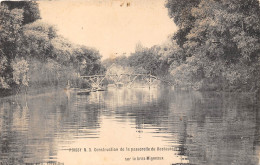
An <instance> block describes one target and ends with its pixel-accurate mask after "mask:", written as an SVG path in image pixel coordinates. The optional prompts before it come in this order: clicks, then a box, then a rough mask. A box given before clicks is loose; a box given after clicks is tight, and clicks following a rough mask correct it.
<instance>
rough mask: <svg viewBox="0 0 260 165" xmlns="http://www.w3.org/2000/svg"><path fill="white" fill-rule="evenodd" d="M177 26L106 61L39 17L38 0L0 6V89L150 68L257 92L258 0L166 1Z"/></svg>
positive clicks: (176, 78) (183, 83) (181, 80)
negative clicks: (157, 41) (159, 40)
mask: <svg viewBox="0 0 260 165" xmlns="http://www.w3.org/2000/svg"><path fill="white" fill-rule="evenodd" d="M165 7H166V8H167V9H168V11H169V16H170V17H171V18H172V19H173V21H174V22H175V23H176V25H177V26H178V30H177V32H176V33H174V34H173V35H172V36H170V37H169V38H168V40H167V42H165V43H163V44H161V45H155V46H153V47H151V48H146V47H144V46H142V44H141V43H139V44H137V46H136V50H135V52H133V53H131V54H130V56H128V57H126V56H124V55H122V56H119V57H116V58H113V59H111V58H110V59H107V60H104V61H103V62H102V63H101V55H100V54H99V52H98V51H97V50H96V49H94V48H89V47H86V46H82V45H75V44H73V43H71V42H70V41H68V40H67V39H65V38H64V37H62V36H60V35H58V33H57V30H56V28H55V26H53V25H49V24H47V23H45V22H43V21H42V20H41V19H40V12H39V8H38V4H37V2H31V1H13V2H11V1H5V2H1V6H0V26H1V27H0V91H1V93H2V92H3V91H6V90H7V91H10V90H15V91H17V90H18V89H20V88H21V87H36V88H38V87H47V86H61V85H63V86H64V85H65V84H66V83H67V82H68V80H75V79H78V76H79V75H93V74H97V73H100V72H104V70H105V69H104V68H108V67H109V66H110V65H111V64H113V63H115V64H116V65H117V66H119V65H120V67H118V70H117V71H119V72H120V68H121V70H123V71H124V72H126V71H129V72H133V73H150V74H152V75H155V76H158V77H161V78H163V79H165V80H169V81H172V82H173V83H174V84H175V86H176V87H184V88H192V89H195V90H229V91H230V90H233V91H256V90H259V88H260V81H259V77H260V41H259V40H260V7H259V1H258V0H167V1H166V4H165Z"/></svg>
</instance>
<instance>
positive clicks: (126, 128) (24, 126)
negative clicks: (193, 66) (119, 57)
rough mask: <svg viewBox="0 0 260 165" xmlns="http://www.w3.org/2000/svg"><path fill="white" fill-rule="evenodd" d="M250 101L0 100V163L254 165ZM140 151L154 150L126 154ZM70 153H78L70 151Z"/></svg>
mask: <svg viewBox="0 0 260 165" xmlns="http://www.w3.org/2000/svg"><path fill="white" fill-rule="evenodd" d="M257 101H258V100H257V99H255V98H254V97H252V96H248V95H244V94H235V93H217V92H206V93H200V92H183V91H182V92H181V91H174V90H171V89H167V88H165V89H164V88H162V89H157V88H154V89H150V90H149V89H146V88H140V89H108V91H104V92H93V93H91V94H90V95H81V96H80V95H76V93H75V92H65V91H60V90H57V91H53V92H51V93H46V94H40V95H33V96H32V95H30V96H28V95H27V96H13V97H10V98H2V99H1V100H0V164H14V165H16V164H26V163H43V162H61V163H64V164H66V165H67V164H68V165H74V164H75V165H81V164H82V165H86V164H89V165H95V164H161V165H164V164H165V165H171V164H178V163H183V164H188V163H189V164H196V165H201V164H205V165H218V164H219V165H222V164H223V165H231V164H234V165H259V164H260V161H259V158H260V146H259V140H260V138H259V126H260V122H259V120H260V113H259V107H260V106H259V103H258V102H257ZM146 147H148V148H150V149H151V148H154V149H155V150H154V151H145V152H140V151H132V152H131V151H129V150H127V148H128V149H131V148H146ZM157 147H160V148H163V147H164V148H167V150H164V151H161V150H157ZM77 148H80V149H81V152H72V151H77V150H76V149H77ZM103 148H104V149H111V148H112V150H115V149H117V148H118V149H119V151H103ZM120 148H123V149H124V151H120ZM72 149H73V150H72ZM84 149H86V150H84ZM90 150H91V152H90ZM85 151H86V152H85ZM137 157H145V158H146V160H133V159H134V158H137ZM147 157H150V159H151V157H160V158H161V157H163V160H153V161H151V160H147ZM126 159H127V160H126ZM98 162H99V163H98ZM100 162H103V163H100ZM122 162H123V163H122Z"/></svg>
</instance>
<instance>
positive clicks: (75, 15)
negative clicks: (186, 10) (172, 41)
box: [39, 0, 177, 58]
mask: <svg viewBox="0 0 260 165" xmlns="http://www.w3.org/2000/svg"><path fill="white" fill-rule="evenodd" d="M127 3H129V4H130V5H129V6H128V7H127ZM164 3H165V1H164V0H128V1H119V0H88V1H40V2H39V7H40V12H41V16H42V20H43V21H45V22H48V23H51V24H53V25H56V27H57V29H58V33H59V34H61V35H63V36H64V37H66V38H67V39H69V40H70V41H72V42H74V43H76V44H83V45H86V46H90V47H95V48H96V49H98V50H99V51H100V53H101V55H102V56H103V58H107V57H110V56H114V55H115V54H116V53H117V55H120V54H122V53H126V54H129V53H130V52H133V51H134V49H135V45H136V43H138V42H141V43H142V45H144V46H146V47H151V46H153V45H155V44H161V43H163V42H164V41H165V40H166V39H167V37H168V36H169V35H170V34H172V33H174V32H175V31H176V30H177V27H176V26H175V24H174V22H173V20H171V19H170V18H169V16H168V11H167V9H166V8H165V7H164Z"/></svg>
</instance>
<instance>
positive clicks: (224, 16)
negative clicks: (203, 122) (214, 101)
mask: <svg viewBox="0 0 260 165" xmlns="http://www.w3.org/2000/svg"><path fill="white" fill-rule="evenodd" d="M166 7H167V8H168V10H169V15H170V16H171V17H172V18H173V19H174V22H175V23H176V24H177V25H178V27H179V29H178V31H177V33H176V34H175V35H174V37H173V39H175V40H176V42H177V43H178V45H179V47H180V48H181V49H183V53H184V56H185V58H184V61H183V62H182V63H180V64H179V65H176V64H175V63H174V64H172V65H171V69H170V72H171V74H172V76H173V78H174V80H175V83H176V84H185V85H187V86H191V87H193V88H195V89H202V88H206V89H222V90H224V89H231V88H232V89H239V90H241V89H242V90H255V89H257V88H259V76H260V70H259V64H260V42H259V39H260V8H259V1H258V0H182V1H179V0H167V3H166Z"/></svg>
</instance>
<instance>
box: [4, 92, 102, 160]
mask: <svg viewBox="0 0 260 165" xmlns="http://www.w3.org/2000/svg"><path fill="white" fill-rule="evenodd" d="M82 100H84V101H82ZM82 100H80V98H76V97H72V98H71V99H70V100H68V98H67V97H66V95H64V93H55V94H46V95H39V96H35V97H30V98H28V101H26V100H25V99H24V98H18V99H17V100H13V99H12V98H10V99H6V100H3V102H0V126H1V128H0V131H1V132H0V139H1V140H0V155H1V157H0V161H5V162H7V163H9V164H24V163H39V162H44V161H45V160H50V161H52V160H55V157H56V155H57V150H58V148H57V147H58V143H60V142H61V141H62V142H66V141H69V140H72V139H73V138H74V137H75V136H87V135H88V134H90V131H89V130H91V129H92V128H97V127H98V124H97V121H98V116H99V111H98V110H97V108H98V107H97V105H96V104H89V103H88V102H87V101H85V99H83V98H82ZM91 136H93V133H91Z"/></svg>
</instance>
